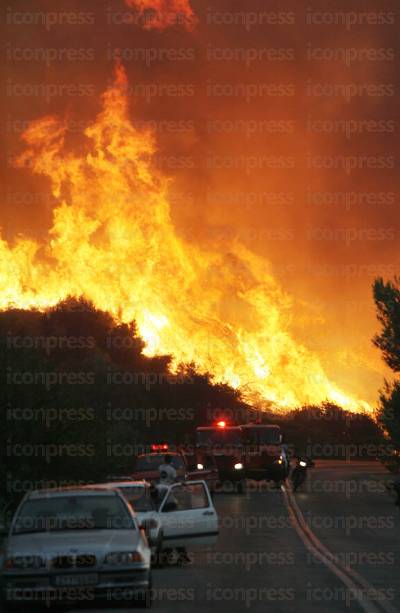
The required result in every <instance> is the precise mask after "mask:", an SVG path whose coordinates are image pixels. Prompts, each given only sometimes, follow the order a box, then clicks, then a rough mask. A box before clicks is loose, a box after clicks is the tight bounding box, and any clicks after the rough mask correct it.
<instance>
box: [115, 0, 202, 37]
mask: <svg viewBox="0 0 400 613" xmlns="http://www.w3.org/2000/svg"><path fill="white" fill-rule="evenodd" d="M125 2H126V4H127V5H128V6H129V7H132V8H134V9H136V10H137V11H138V14H139V17H140V18H141V19H142V20H143V27H144V28H145V29H146V30H153V29H154V30H165V29H166V28H169V27H170V26H173V25H177V24H179V25H182V26H183V27H185V28H186V29H187V30H192V29H193V28H194V27H195V25H196V22H197V19H196V16H195V14H194V13H193V10H192V8H191V6H190V3H189V0H125Z"/></svg>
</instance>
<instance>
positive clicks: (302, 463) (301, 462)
mask: <svg viewBox="0 0 400 613" xmlns="http://www.w3.org/2000/svg"><path fill="white" fill-rule="evenodd" d="M299 464H300V466H302V467H303V468H305V467H306V466H307V462H304V461H303V460H300V462H299Z"/></svg>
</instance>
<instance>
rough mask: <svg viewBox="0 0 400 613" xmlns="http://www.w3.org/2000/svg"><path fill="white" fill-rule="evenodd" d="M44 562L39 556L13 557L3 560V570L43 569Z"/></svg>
mask: <svg viewBox="0 0 400 613" xmlns="http://www.w3.org/2000/svg"><path fill="white" fill-rule="evenodd" d="M44 566H45V561H44V559H43V558H42V557H41V556H14V557H12V558H6V559H5V560H4V564H3V567H4V568H5V570H24V569H28V568H43V567H44Z"/></svg>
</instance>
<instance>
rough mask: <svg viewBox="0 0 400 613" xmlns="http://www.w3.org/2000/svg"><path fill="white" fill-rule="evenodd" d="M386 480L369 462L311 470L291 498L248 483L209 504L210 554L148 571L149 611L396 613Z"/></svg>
mask: <svg viewBox="0 0 400 613" xmlns="http://www.w3.org/2000/svg"><path fill="white" fill-rule="evenodd" d="M388 478H389V475H388V474H387V473H386V471H385V470H384V469H383V467H382V466H381V465H380V464H379V463H378V462H351V463H344V462H336V461H320V462H317V464H316V467H315V468H314V469H313V470H312V471H310V473H309V480H308V482H307V484H306V485H305V486H303V490H302V491H299V492H297V493H296V494H295V495H293V494H292V493H291V492H290V488H286V491H285V490H276V489H273V488H272V487H271V486H267V485H266V484H256V483H254V482H249V483H248V488H247V493H246V494H245V495H243V496H241V495H238V494H228V493H226V494H219V495H217V496H216V497H215V504H216V507H217V510H218V513H219V516H220V536H219V539H218V543H217V545H216V546H215V547H214V548H213V549H212V550H210V551H206V552H201V553H200V552H199V553H196V554H194V555H192V556H191V561H190V563H189V564H188V565H187V566H184V567H178V566H174V565H173V566H169V567H167V568H162V569H156V570H154V603H153V610H154V611H157V612H159V613H179V612H180V611H182V613H183V612H185V613H187V612H188V611H190V612H191V613H196V612H199V613H200V612H201V613H204V612H205V611H207V612H217V611H218V612H224V613H225V612H227V613H244V612H246V611H251V612H252V613H256V612H257V613H258V612H260V613H261V612H263V613H265V611H273V613H280V612H285V613H289V612H292V611H294V610H296V612H300V613H302V612H304V613H314V612H315V613H321V612H322V611H323V612H329V613H343V612H344V611H346V612H348V611H350V610H351V611H355V612H356V611H366V612H367V613H382V612H383V611H386V612H387V613H394V612H395V611H400V563H399V562H400V512H399V510H398V509H396V507H395V506H394V501H393V500H392V499H391V498H390V496H389V495H388V494H387V493H386V491H385V489H384V487H383V482H384V481H385V480H387V479H388ZM102 609H103V607H102ZM98 610H99V607H96V608H93V609H89V608H86V611H88V612H89V611H91V612H93V613H94V611H98ZM103 610H104V609H103ZM108 610H109V612H110V613H111V612H113V611H123V610H124V608H123V607H122V606H120V607H118V608H115V609H108ZM70 611H72V609H71V610H70Z"/></svg>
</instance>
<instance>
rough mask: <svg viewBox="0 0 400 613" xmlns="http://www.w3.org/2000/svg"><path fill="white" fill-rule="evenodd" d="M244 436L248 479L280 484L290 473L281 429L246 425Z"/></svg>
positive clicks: (251, 424)
mask: <svg viewBox="0 0 400 613" xmlns="http://www.w3.org/2000/svg"><path fill="white" fill-rule="evenodd" d="M241 429H242V434H243V445H244V450H245V451H244V455H245V459H246V460H245V463H246V477H247V478H248V479H254V480H255V481H261V480H264V479H265V480H267V481H268V480H271V481H274V482H275V483H277V484H279V483H280V482H281V481H284V480H285V479H286V477H287V476H288V473H289V459H288V457H287V454H286V449H285V445H284V444H283V437H282V434H281V430H280V427H279V426H277V425H272V424H253V423H249V424H244V425H242V426H241Z"/></svg>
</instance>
